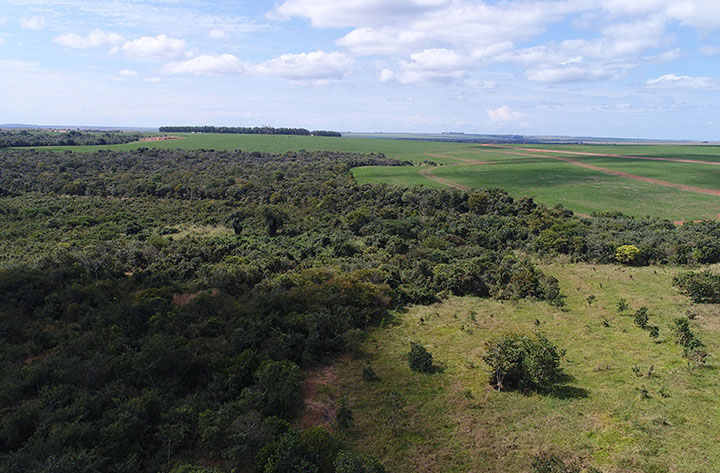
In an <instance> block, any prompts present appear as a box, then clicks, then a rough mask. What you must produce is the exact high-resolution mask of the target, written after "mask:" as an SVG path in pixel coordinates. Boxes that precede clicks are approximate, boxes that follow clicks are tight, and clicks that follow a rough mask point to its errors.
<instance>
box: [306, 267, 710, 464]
mask: <svg viewBox="0 0 720 473" xmlns="http://www.w3.org/2000/svg"><path fill="white" fill-rule="evenodd" d="M543 271H546V272H547V273H548V274H552V275H554V276H555V277H557V278H558V279H559V280H560V287H561V290H562V291H563V293H564V294H566V295H567V300H566V302H567V305H566V307H565V308H563V309H557V308H554V307H551V306H549V305H547V304H545V303H539V302H529V301H520V302H507V301H492V300H481V299H477V298H472V297H465V298H454V297H453V298H450V299H448V300H446V301H445V302H443V303H441V304H436V305H433V306H415V307H412V308H410V310H408V311H406V312H398V313H396V314H395V316H394V319H392V320H389V321H387V323H386V324H385V327H384V328H377V329H374V330H373V331H371V332H370V334H369V335H368V338H367V339H366V341H365V343H364V345H363V350H364V354H363V355H359V356H357V357H356V358H355V359H344V360H341V361H338V362H336V363H335V364H334V365H332V366H331V367H330V368H328V369H326V370H325V371H324V372H323V373H322V377H323V378H324V379H332V380H335V381H334V382H333V383H332V385H328V386H326V387H325V388H326V389H319V390H318V393H319V394H318V396H317V401H318V402H321V403H322V402H333V401H332V399H337V398H339V397H341V396H344V397H346V398H347V399H348V402H349V405H350V407H351V409H352V410H353V412H354V418H355V427H354V428H352V429H351V430H350V431H349V432H348V438H349V441H350V442H351V443H352V444H353V445H354V446H356V447H357V448H358V449H361V450H362V449H364V450H365V451H367V452H375V453H377V452H383V457H382V460H383V461H384V463H385V465H386V466H387V467H388V471H394V472H398V473H402V472H418V471H419V472H438V471H442V472H467V471H473V472H493V473H502V472H508V473H511V472H512V473H514V472H521V471H529V470H530V462H531V461H532V458H533V457H534V456H535V455H536V454H538V452H540V451H545V452H555V453H557V454H559V455H561V456H563V457H565V458H573V457H574V458H579V459H581V460H582V461H584V462H585V463H586V464H590V465H593V466H595V467H596V468H600V469H601V470H602V471H612V472H710V471H720V444H718V443H717V439H716V436H715V434H714V433H715V432H718V430H719V429H720V416H718V415H717V409H716V402H717V399H718V397H720V385H718V383H717V382H716V381H717V377H718V362H717V359H718V358H717V354H718V353H720V342H718V340H720V325H718V318H717V315H718V314H719V311H720V307H718V306H712V305H709V306H704V307H700V306H693V305H692V304H691V303H690V301H689V299H687V298H685V297H683V296H680V295H678V293H677V291H676V290H675V289H674V288H673V287H672V285H671V280H672V277H673V275H674V274H677V273H678V272H679V271H680V270H679V268H669V267H664V268H658V267H647V268H627V267H617V266H592V265H577V264H576V265H563V264H560V263H553V264H551V265H547V266H544V267H543ZM589 296H595V298H594V299H593V300H592V304H590V303H589V302H588V297H589ZM621 298H625V299H626V300H627V302H628V304H629V306H630V309H629V310H627V311H625V312H624V313H619V312H618V310H617V308H616V304H617V302H618V301H619V300H620V299H621ZM641 306H646V307H647V308H648V309H649V314H650V324H651V325H656V326H658V327H659V328H660V336H659V338H658V339H657V340H653V339H652V338H651V337H649V336H648V332H647V331H645V330H642V329H640V328H639V327H637V326H636V325H635V324H634V323H633V317H632V313H633V312H634V311H635V310H636V309H638V308H639V307H641ZM688 310H692V311H694V312H695V313H697V314H698V315H697V318H696V319H695V320H693V321H692V322H691V324H692V327H693V330H694V331H695V332H696V333H697V334H698V336H699V338H700V339H701V340H703V341H704V342H705V343H706V347H705V348H706V349H707V351H708V352H709V353H710V354H711V356H713V358H712V361H710V362H708V364H707V365H706V366H705V367H703V368H692V369H691V368H689V367H688V363H687V360H686V359H685V358H683V356H682V350H681V348H680V347H679V346H678V345H676V344H675V343H674V341H673V336H672V329H671V326H672V320H673V318H675V317H680V316H682V315H684V314H685V313H686V312H687V311H688ZM535 330H539V331H541V332H543V333H544V334H545V335H546V336H547V337H548V338H550V339H551V340H552V341H553V342H555V343H556V344H558V346H560V347H564V348H566V349H567V355H566V361H565V362H564V369H565V372H566V374H567V379H566V381H565V383H564V385H562V386H561V387H559V388H557V389H556V391H554V392H552V393H549V394H544V395H542V394H528V395H524V394H521V393H517V392H498V391H496V390H494V389H493V388H491V386H490V385H489V384H488V367H487V365H485V363H484V362H483V361H482V359H481V356H482V355H483V353H485V347H484V343H485V342H486V341H488V340H489V339H490V338H491V337H493V336H498V335H501V334H504V333H508V332H518V333H532V332H533V331H535ZM411 341H414V342H418V343H421V344H422V345H423V346H425V347H426V348H427V349H428V350H429V351H430V352H431V353H432V354H433V356H434V363H435V364H436V365H437V366H440V367H443V368H444V372H442V373H434V374H422V373H415V372H413V371H411V370H410V369H409V367H408V363H407V360H406V354H407V352H408V351H409V349H410V342H411ZM368 365H369V366H371V367H372V369H373V370H374V371H375V373H376V374H377V375H378V377H379V380H377V381H374V382H368V381H364V380H363V375H362V372H363V369H364V367H365V366H368ZM634 367H635V368H634ZM390 390H397V391H399V392H401V393H403V396H404V397H405V399H406V401H407V407H406V414H407V415H406V418H405V419H404V421H403V423H402V424H401V428H400V431H399V434H398V435H394V434H393V432H392V431H391V429H390V427H389V425H388V422H387V420H386V419H387V416H388V413H387V411H386V401H385V399H386V397H385V396H386V393H388V392H389V391H390ZM643 390H644V391H643ZM643 393H645V394H646V395H643ZM328 399H330V401H328ZM548 471H549V470H548ZM553 471H559V470H553ZM563 471H564V470H563Z"/></svg>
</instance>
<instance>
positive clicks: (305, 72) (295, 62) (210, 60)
mask: <svg viewBox="0 0 720 473" xmlns="http://www.w3.org/2000/svg"><path fill="white" fill-rule="evenodd" d="M353 64H354V61H353V60H352V58H350V57H349V56H348V55H346V54H344V53H339V52H331V53H326V52H325V51H314V52H310V53H300V54H283V55H281V56H279V57H276V58H273V59H270V60H267V61H264V62H261V63H259V64H250V63H247V62H244V61H242V60H240V59H238V58H237V57H236V56H234V55H232V54H220V55H203V56H197V57H194V58H192V59H189V60H187V61H181V62H174V63H170V64H166V65H165V66H164V67H163V68H162V72H163V73H164V74H196V75H201V74H238V75H257V76H268V77H279V78H282V79H288V80H292V81H318V80H329V79H339V78H341V77H343V76H344V75H345V74H347V73H348V72H349V71H350V70H351V69H352V67H353Z"/></svg>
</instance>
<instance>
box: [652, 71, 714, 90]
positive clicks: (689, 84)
mask: <svg viewBox="0 0 720 473" xmlns="http://www.w3.org/2000/svg"><path fill="white" fill-rule="evenodd" d="M715 85H716V83H715V81H714V80H712V79H711V78H710V77H692V76H678V75H675V74H665V75H662V76H660V77H658V78H657V79H650V80H648V81H647V82H645V86H646V87H650V88H656V89H707V88H710V87H714V86H715Z"/></svg>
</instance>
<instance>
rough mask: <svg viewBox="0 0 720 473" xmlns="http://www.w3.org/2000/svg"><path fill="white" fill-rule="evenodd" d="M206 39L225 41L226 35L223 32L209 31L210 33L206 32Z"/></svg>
mask: <svg viewBox="0 0 720 473" xmlns="http://www.w3.org/2000/svg"><path fill="white" fill-rule="evenodd" d="M208 38H210V39H218V40H219V39H227V38H228V34H227V33H226V32H225V31H223V30H217V29H214V30H210V32H208Z"/></svg>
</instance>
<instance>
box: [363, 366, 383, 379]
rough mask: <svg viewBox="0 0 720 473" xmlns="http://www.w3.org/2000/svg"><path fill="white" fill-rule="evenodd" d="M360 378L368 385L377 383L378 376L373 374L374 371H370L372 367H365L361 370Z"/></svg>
mask: <svg viewBox="0 0 720 473" xmlns="http://www.w3.org/2000/svg"><path fill="white" fill-rule="evenodd" d="M362 377H363V380H365V381H367V382H369V383H370V382H373V381H377V380H378V379H379V378H378V375H377V374H376V373H375V370H374V369H372V366H370V365H366V366H365V367H364V368H363V372H362Z"/></svg>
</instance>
